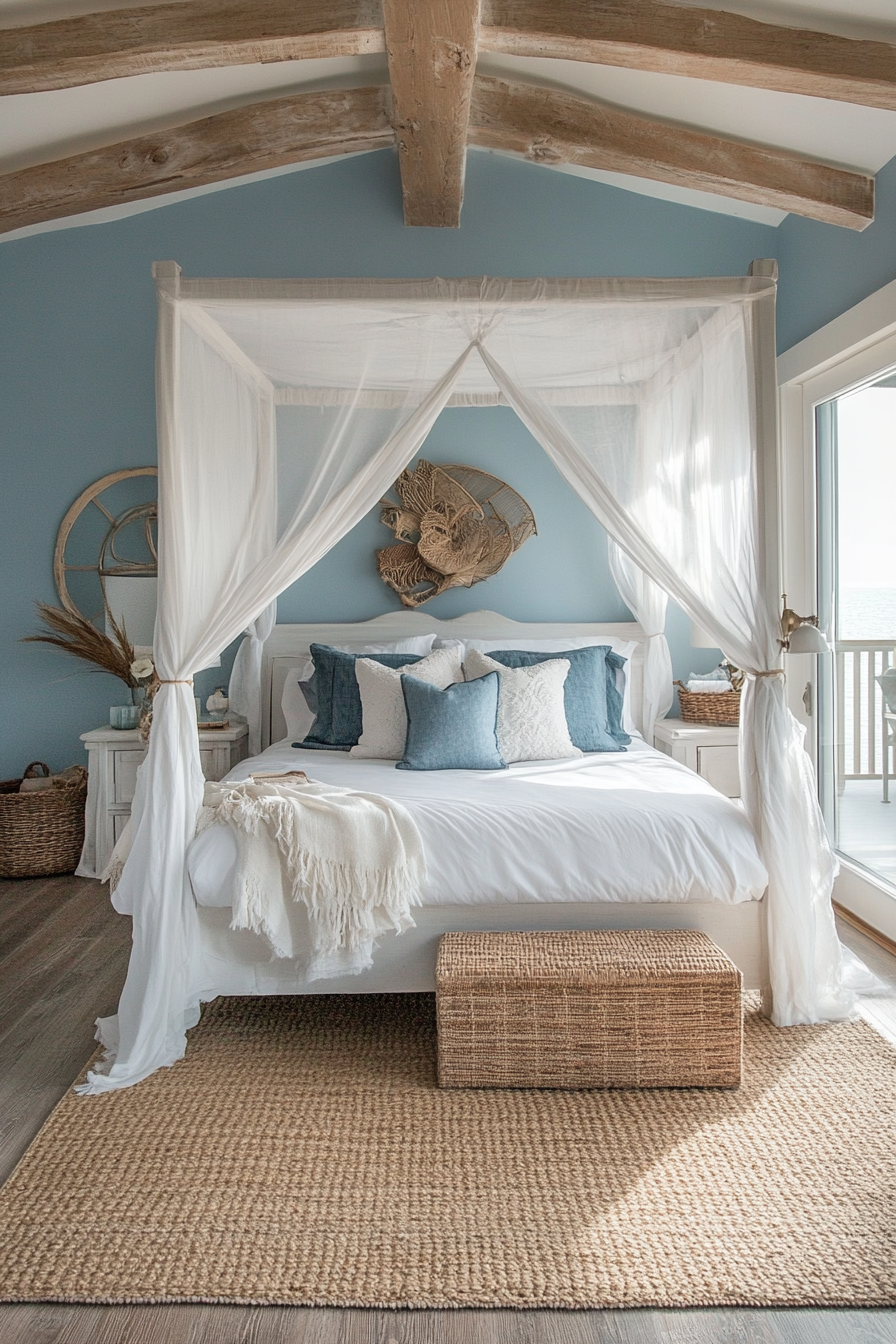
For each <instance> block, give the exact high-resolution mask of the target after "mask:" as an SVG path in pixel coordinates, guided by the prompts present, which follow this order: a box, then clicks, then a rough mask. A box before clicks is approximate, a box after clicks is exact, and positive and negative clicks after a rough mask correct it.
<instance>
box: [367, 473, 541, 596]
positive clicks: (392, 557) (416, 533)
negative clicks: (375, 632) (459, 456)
mask: <svg viewBox="0 0 896 1344" xmlns="http://www.w3.org/2000/svg"><path fill="white" fill-rule="evenodd" d="M395 491H396V494H397V495H398V497H399V499H400V500H401V503H400V504H393V502H392V501H391V500H389V499H384V500H381V501H380V502H381V505H382V514H381V515H380V516H381V518H382V521H383V522H384V523H385V525H386V527H389V528H391V529H392V531H393V533H394V534H395V539H396V543H397V544H396V545H394V546H385V547H384V548H383V549H382V550H381V551H377V553H376V563H377V569H378V570H379V575H380V578H381V579H382V580H383V582H384V583H386V584H388V586H389V587H390V588H392V589H393V590H394V591H395V592H396V593H397V594H398V596H399V597H400V598H401V601H402V603H403V604H404V606H406V607H419V606H422V605H423V603H424V602H428V601H429V600H430V598H432V597H438V595H439V594H440V593H444V592H446V591H447V590H448V589H449V588H471V587H472V585H473V584H474V583H481V582H482V580H483V579H488V578H491V576H492V575H493V574H497V572H498V570H499V569H501V567H502V566H503V565H504V564H506V562H507V561H508V560H509V559H510V557H511V555H513V553H514V551H518V550H519V549H520V547H521V546H522V545H523V543H524V542H526V541H528V540H529V538H530V537H532V536H535V534H536V530H537V529H536V527H535V515H534V514H533V512H532V510H531V509H530V507H529V505H528V504H527V503H526V501H525V500H524V499H523V497H522V495H520V494H518V493H517V491H516V490H514V489H513V488H512V487H511V486H509V485H507V483H506V482H505V481H501V480H499V479H498V477H497V476H491V475H490V474H489V473H488V472H487V471H480V469H479V468H478V467H464V466H455V465H450V466H436V465H435V464H434V463H432V462H427V461H426V459H425V458H421V459H420V460H419V461H418V463H417V466H416V467H415V468H414V469H413V470H411V469H408V470H406V471H403V472H402V473H401V475H400V476H399V478H398V480H397V481H396V482H395Z"/></svg>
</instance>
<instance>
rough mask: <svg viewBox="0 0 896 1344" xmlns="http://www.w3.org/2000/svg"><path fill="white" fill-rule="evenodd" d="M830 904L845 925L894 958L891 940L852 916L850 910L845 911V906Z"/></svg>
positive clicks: (893, 946) (894, 944)
mask: <svg viewBox="0 0 896 1344" xmlns="http://www.w3.org/2000/svg"><path fill="white" fill-rule="evenodd" d="M832 904H833V906H834V912H835V914H838V915H839V916H840V918H841V919H843V920H845V921H846V923H847V924H851V925H852V927H853V928H854V929H858V931H859V933H864V935H865V937H866V938H870V939H871V941H872V942H873V943H877V945H878V947H882V948H883V949H884V951H886V952H889V953H890V954H891V956H894V957H896V943H894V941H893V939H892V938H888V937H887V935H886V934H885V933H881V931H880V929H876V928H874V926H873V925H872V924H868V923H867V922H866V921H865V920H864V919H861V918H860V917H859V916H858V915H854V914H853V912H852V911H851V910H847V908H846V906H845V905H841V904H840V902H839V901H833V902H832Z"/></svg>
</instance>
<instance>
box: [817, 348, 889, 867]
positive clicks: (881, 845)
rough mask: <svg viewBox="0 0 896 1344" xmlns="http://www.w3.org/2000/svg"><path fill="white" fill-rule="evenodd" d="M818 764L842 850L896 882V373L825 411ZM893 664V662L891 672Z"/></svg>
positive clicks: (820, 442) (820, 476)
mask: <svg viewBox="0 0 896 1344" xmlns="http://www.w3.org/2000/svg"><path fill="white" fill-rule="evenodd" d="M815 429H816V450H817V477H816V479H817V482H818V550H819V555H818V559H819V566H818V575H819V580H818V582H819V592H818V604H819V606H818V610H819V616H820V618H821V624H822V626H823V628H826V629H828V630H829V631H830V634H831V636H832V640H833V643H834V650H835V651H834V653H833V654H830V655H822V656H821V657H820V658H819V669H818V672H819V675H818V706H817V709H818V716H817V724H818V747H819V750H818V766H819V770H818V773H819V787H820V791H821V801H822V807H823V810H824V814H825V819H826V822H827V825H828V829H829V832H830V835H831V838H832V840H833V842H834V844H835V846H836V848H837V849H838V850H839V851H840V852H841V853H842V854H844V855H845V856H847V857H848V858H850V859H852V860H853V861H854V862H855V863H858V864H860V865H861V866H862V867H863V868H865V869H867V870H869V872H870V873H871V874H872V875H873V876H874V877H875V878H877V879H878V880H883V881H884V882H886V883H888V884H891V885H892V886H893V887H894V888H896V780H894V778H893V773H894V767H896V760H894V757H896V667H894V663H896V652H894V649H896V373H893V374H890V375H888V376H887V377H884V378H879V379H877V380H876V381H875V382H874V383H873V384H870V385H867V386H864V387H861V388H859V389H858V390H856V391H853V392H850V393H848V394H846V395H843V396H839V397H836V398H834V399H833V400H831V401H826V402H823V403H822V404H821V405H819V406H818V407H817V408H816V418H815ZM889 669H893V671H892V672H889Z"/></svg>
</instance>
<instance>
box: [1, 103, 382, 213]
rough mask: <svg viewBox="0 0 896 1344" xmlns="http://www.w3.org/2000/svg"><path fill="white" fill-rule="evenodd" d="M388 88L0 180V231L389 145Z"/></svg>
mask: <svg viewBox="0 0 896 1344" xmlns="http://www.w3.org/2000/svg"><path fill="white" fill-rule="evenodd" d="M388 101H389V100H388V90H387V89H384V88H369V89H340V90H331V91H328V92H326V93H304V94H298V95H296V96H294V97H291V98H277V99H273V100H271V101H270V102H263V103H252V104H249V105H248V106H245V107H238V108H235V109H234V110H233V111H230V112H220V113H218V114H217V115H216V116H213V117H206V118H204V119H203V120H202V121H194V122H191V123H190V124H189V125H186V126H177V127H175V128H174V129H172V130H166V131H159V132H158V133H156V134H155V135H144V136H140V137H139V138H138V139H135V140H126V141H124V142H122V143H120V144H117V145H109V146H107V147H106V148H104V149H95V150H91V151H89V152H87V153H85V154H75V155H74V156H72V157H71V158H67V159H58V160H56V161H55V162H52V163H42V164H38V165H37V166H36V167H34V168H23V169H19V170H18V171H17V172H14V173H6V174H5V175H4V176H0V233H2V232H7V231H8V230H10V229H17V228H22V227H23V226H25V225H27V224H36V223H42V222H43V221H44V220H48V219H61V218H64V217H66V216H69V215H77V214H81V213H83V212H84V211H87V210H98V209H101V208H102V207H104V206H112V205H123V204H126V203H128V202H131V201H142V200H146V199H148V198H149V197H152V196H161V195H165V194H166V193H168V192H172V191H182V190H184V189H185V188H188V187H199V186H205V185H207V184H208V183H210V182H222V181H225V180H227V179H228V178H232V177H241V176H243V175H245V174H248V173H257V172H261V171H263V170H264V169H268V168H280V167H282V166H283V165H285V164H290V163H303V162H305V161H307V160H309V159H319V158H326V157H329V156H331V155H335V154H351V153H356V152H357V151H359V150H360V151H365V150H372V149H382V148H384V147H385V146H388V145H391V144H393V143H394V137H393V133H392V126H391V123H390V120H389V109H388Z"/></svg>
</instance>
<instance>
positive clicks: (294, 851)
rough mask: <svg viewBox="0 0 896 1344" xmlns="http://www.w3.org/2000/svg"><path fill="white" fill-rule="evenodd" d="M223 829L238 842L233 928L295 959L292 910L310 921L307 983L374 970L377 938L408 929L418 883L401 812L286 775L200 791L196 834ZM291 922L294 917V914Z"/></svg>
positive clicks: (418, 850)
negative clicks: (217, 825)
mask: <svg viewBox="0 0 896 1344" xmlns="http://www.w3.org/2000/svg"><path fill="white" fill-rule="evenodd" d="M214 822H226V823H227V825H228V826H230V827H231V829H232V830H233V833H234V836H235V837H236V844H237V852H238V859H237V866H236V872H235V875H234V890H233V919H232V921H231V928H233V929H251V930H252V931H253V932H255V933H259V934H262V935H263V936H264V937H265V938H267V939H268V941H269V942H270V944H271V947H272V949H273V951H274V955H275V956H277V957H294V956H297V955H300V952H301V950H303V949H299V948H298V947H297V946H296V941H295V935H294V928H293V921H292V920H291V919H290V914H291V910H290V905H291V903H292V902H300V903H302V904H303V905H304V906H305V909H306V911H307V915H308V929H309V934H310V944H311V955H310V959H309V962H308V967H307V977H308V979H309V980H323V979H329V978H332V977H333V976H339V975H356V974H358V973H359V972H361V971H363V970H366V969H367V967H369V966H370V965H372V962H373V950H374V947H375V946H376V940H377V938H378V937H379V935H380V934H382V933H385V932H387V931H388V930H390V929H394V930H395V931H396V932H398V933H400V932H402V931H403V930H404V929H407V928H410V927H412V926H413V923H414V921H413V919H412V918H411V915H410V910H411V907H412V906H414V905H419V903H420V890H421V888H422V886H423V882H424V879H425V872H426V868H425V862H424V856H423V846H422V843H421V839H420V832H419V831H418V829H417V826H416V823H415V822H414V821H413V819H412V818H411V816H410V814H409V813H408V812H407V811H406V810H405V808H403V807H402V806H401V805H400V804H398V803H395V802H393V801H392V800H391V799H388V798H382V797H380V796H378V795H377V794H370V793H357V792H355V791H353V790H352V789H344V788H338V787H336V786H335V785H332V784H316V783H312V782H311V781H309V780H308V779H307V777H306V776H305V775H304V774H302V773H300V772H296V773H295V774H291V775H277V776H267V777H258V776H256V777H253V778H251V779H247V780H244V781H241V782H240V783H224V784H213V783H208V784H206V786H205V806H204V808H203V811H202V813H200V818H199V825H198V828H197V829H198V830H200V831H201V830H205V828H206V827H207V826H209V825H212V824H213V823H214ZM292 913H293V914H294V913H295V912H294V910H293V911H292Z"/></svg>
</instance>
